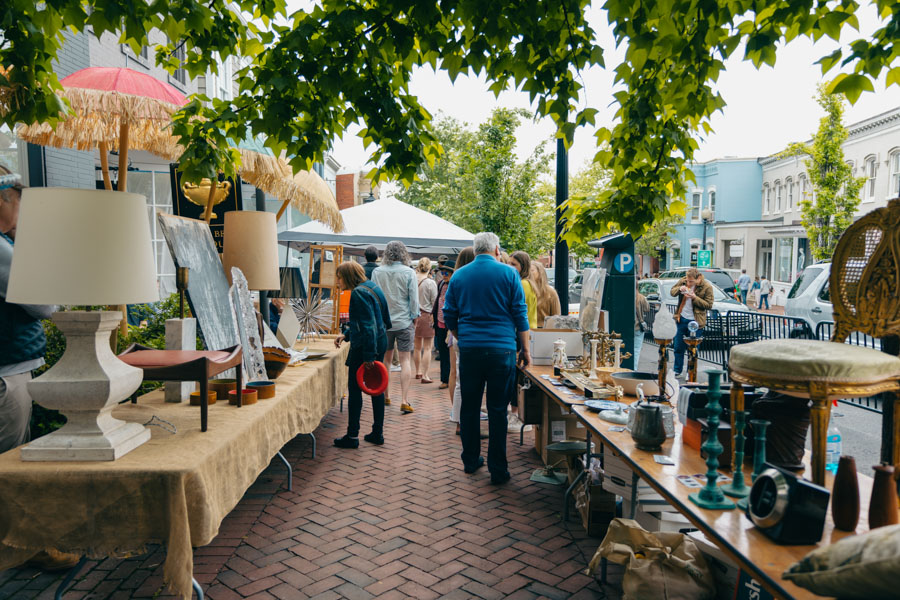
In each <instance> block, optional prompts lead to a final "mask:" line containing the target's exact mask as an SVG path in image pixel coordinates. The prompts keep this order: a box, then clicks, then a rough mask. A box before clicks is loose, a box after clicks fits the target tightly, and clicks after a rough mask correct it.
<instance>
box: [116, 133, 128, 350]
mask: <svg viewBox="0 0 900 600" xmlns="http://www.w3.org/2000/svg"><path fill="white" fill-rule="evenodd" d="M128 129H129V127H128V123H127V122H126V121H124V120H123V121H122V124H121V125H119V180H118V183H117V184H116V189H117V190H119V191H120V192H126V191H128ZM119 310H120V311H122V321H121V322H120V323H119V332H120V333H121V334H122V336H123V337H127V336H128V307H127V306H125V305H124V304H120V305H119Z"/></svg>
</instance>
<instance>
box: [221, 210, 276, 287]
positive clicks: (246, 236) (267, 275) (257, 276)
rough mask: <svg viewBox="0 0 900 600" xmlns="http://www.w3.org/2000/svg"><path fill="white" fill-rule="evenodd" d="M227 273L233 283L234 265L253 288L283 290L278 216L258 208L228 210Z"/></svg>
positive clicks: (226, 229) (226, 235) (225, 263)
mask: <svg viewBox="0 0 900 600" xmlns="http://www.w3.org/2000/svg"><path fill="white" fill-rule="evenodd" d="M222 262H223V263H224V265H225V274H226V275H227V277H228V283H229V284H230V283H231V267H237V268H239V269H240V270H241V272H243V274H244V277H246V278H247V287H249V288H250V289H251V290H280V289H281V278H280V277H279V275H278V232H277V228H276V226H275V215H274V214H273V213H269V212H262V211H256V210H237V211H231V212H227V213H225V249H224V252H223V253H222Z"/></svg>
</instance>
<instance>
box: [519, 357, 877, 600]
mask: <svg viewBox="0 0 900 600" xmlns="http://www.w3.org/2000/svg"><path fill="white" fill-rule="evenodd" d="M524 373H525V374H526V375H527V376H528V378H529V379H530V380H531V381H532V382H533V383H532V384H533V385H537V386H539V387H540V388H541V390H542V391H543V392H544V393H545V394H546V396H547V397H548V398H549V399H551V400H552V401H554V402H557V403H558V404H559V405H560V406H562V407H564V408H566V409H567V410H569V411H570V412H572V413H574V414H576V415H577V416H578V418H579V420H580V421H581V422H582V423H583V424H584V425H585V427H586V429H587V431H588V433H589V438H590V436H594V437H596V438H597V439H598V441H599V442H600V444H602V446H603V451H604V452H606V451H611V452H612V453H613V454H615V455H617V456H620V457H621V458H622V460H624V461H625V463H626V464H628V466H629V467H630V468H631V469H632V470H633V471H634V472H635V473H637V474H638V475H639V476H640V477H641V479H643V480H644V481H646V482H647V483H648V484H649V485H650V486H651V487H652V488H653V489H654V490H655V491H656V492H657V493H658V494H660V495H661V496H662V497H663V498H665V499H666V500H667V501H668V502H669V503H670V504H671V505H672V506H674V507H675V508H677V509H678V511H679V512H680V513H681V514H683V515H684V516H685V517H687V518H688V519H689V520H690V521H691V523H693V524H694V526H696V527H697V529H699V530H700V531H701V532H703V534H704V535H705V536H706V537H707V538H708V539H709V540H710V541H711V542H713V543H715V544H716V545H717V546H718V547H719V548H721V549H722V551H723V552H725V554H727V555H728V556H729V557H731V559H732V560H734V562H735V563H736V564H738V565H739V566H740V568H741V569H743V570H745V571H746V572H748V573H750V574H751V576H752V577H753V578H754V579H756V580H758V581H759V582H760V583H761V584H762V585H763V586H764V587H765V588H766V589H767V590H768V591H769V592H770V593H771V594H773V595H774V596H775V597H777V598H785V599H789V598H796V599H806V598H821V596H817V595H815V594H813V593H812V592H809V591H808V590H805V589H803V588H801V587H798V586H796V585H794V584H793V583H791V582H789V581H787V580H784V579H782V578H781V574H782V573H783V572H784V571H785V570H787V568H788V567H789V566H790V565H792V564H793V563H795V562H797V561H798V560H800V559H801V558H803V557H804V556H805V555H806V554H807V553H809V552H810V551H812V550H813V549H815V548H816V547H819V546H827V545H830V544H832V543H834V542H836V541H838V540H840V539H842V538H844V537H847V536H849V535H853V534H854V533H863V532H865V531H868V529H869V526H868V519H867V515H868V504H869V497H870V496H871V489H872V479H871V478H869V477H866V476H864V475H860V476H859V487H860V519H859V524H858V525H857V528H856V531H855V532H846V531H839V530H837V529H835V528H834V523H832V521H831V512H830V510H829V512H828V517H827V519H826V522H825V531H824V533H823V535H822V539H821V540H820V541H819V543H818V544H815V545H812V546H782V545H779V544H776V543H774V542H773V541H771V540H770V539H769V538H767V537H766V536H765V535H764V534H763V533H762V532H761V531H759V530H758V529H757V528H756V527H755V526H754V525H753V523H752V522H751V521H750V520H749V519H748V518H747V517H746V516H745V515H744V514H743V513H742V511H740V510H739V509H733V510H706V509H703V508H700V507H699V506H697V505H696V504H694V503H693V502H692V501H690V500H689V499H688V496H689V495H690V494H691V493H692V492H694V491H696V490H695V489H689V488H687V487H685V486H684V485H682V484H680V483H678V481H677V480H676V477H677V476H678V475H693V474H694V473H706V470H707V467H706V461H705V460H704V459H702V458H701V457H700V453H699V452H697V451H696V450H694V449H693V448H690V447H688V446H686V445H684V444H683V443H682V440H681V425H680V424H678V423H676V426H675V428H676V435H675V437H674V438H672V439H668V440H666V442H665V443H664V444H663V446H662V450H657V451H654V452H647V451H644V450H638V449H637V448H636V447H635V444H634V440H632V439H631V434H630V433H628V432H624V431H623V432H614V431H609V428H610V427H612V426H614V425H613V424H612V423H609V422H606V421H602V420H600V419H599V418H598V417H597V413H594V412H591V411H590V410H588V409H587V408H586V407H585V406H584V405H583V402H584V398H583V397H581V396H579V395H563V394H561V393H560V392H559V391H558V390H557V389H556V388H555V386H553V385H552V384H551V383H550V382H549V381H547V380H546V379H544V378H543V377H542V375H552V374H553V368H552V367H543V366H531V367H528V368H526V369H524ZM634 400H635V399H634V398H626V399H625V401H626V402H632V401H634ZM723 401H724V402H726V403H727V402H728V398H727V397H724V398H723ZM588 448H590V439H588ZM654 454H665V455H667V456H670V457H671V458H672V460H673V461H674V462H675V464H674V465H670V466H666V465H660V464H657V463H656V462H655V461H654V459H653V455H654ZM719 470H720V471H724V472H729V471H730V468H729V466H728V465H723V466H722V467H720V469H719ZM807 471H809V466H808V464H807ZM745 475H749V473H747V472H746V471H745ZM806 475H807V478H808V476H809V475H810V473H806ZM832 484H833V478H832V476H831V474H828V475H827V477H826V487H827V488H828V489H831V487H832ZM748 485H749V477H748Z"/></svg>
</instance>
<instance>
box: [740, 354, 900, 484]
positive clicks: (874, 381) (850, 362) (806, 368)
mask: <svg viewBox="0 0 900 600" xmlns="http://www.w3.org/2000/svg"><path fill="white" fill-rule="evenodd" d="M728 369H729V371H730V374H731V378H732V380H734V381H737V382H739V383H746V384H749V385H754V386H761V387H767V388H769V389H771V390H774V391H777V392H781V393H782V394H787V395H788V396H795V397H797V398H809V399H810V400H811V401H812V411H811V419H812V475H813V482H814V483H817V484H819V485H822V484H824V482H825V446H826V444H825V437H826V434H827V430H828V419H829V416H830V414H831V401H832V400H834V399H837V398H865V397H868V396H873V395H875V394H879V393H881V392H886V391H891V390H897V389H900V386H898V383H897V380H898V378H900V358H897V357H896V356H891V355H890V354H885V353H884V352H880V351H878V350H874V349H872V348H864V347H862V346H851V345H849V344H838V343H835V342H823V341H818V340H792V339H786V340H785V339H780V340H762V341H759V342H752V343H749V344H740V345H737V346H734V347H733V348H732V349H731V357H730V358H729V360H728Z"/></svg>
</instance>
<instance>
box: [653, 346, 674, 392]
mask: <svg viewBox="0 0 900 600" xmlns="http://www.w3.org/2000/svg"><path fill="white" fill-rule="evenodd" d="M656 343H657V344H659V381H658V383H659V389H660V392H662V390H664V389H666V373H667V372H668V370H669V351H668V349H667V346H668V345H669V344H671V343H672V340H656Z"/></svg>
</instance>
